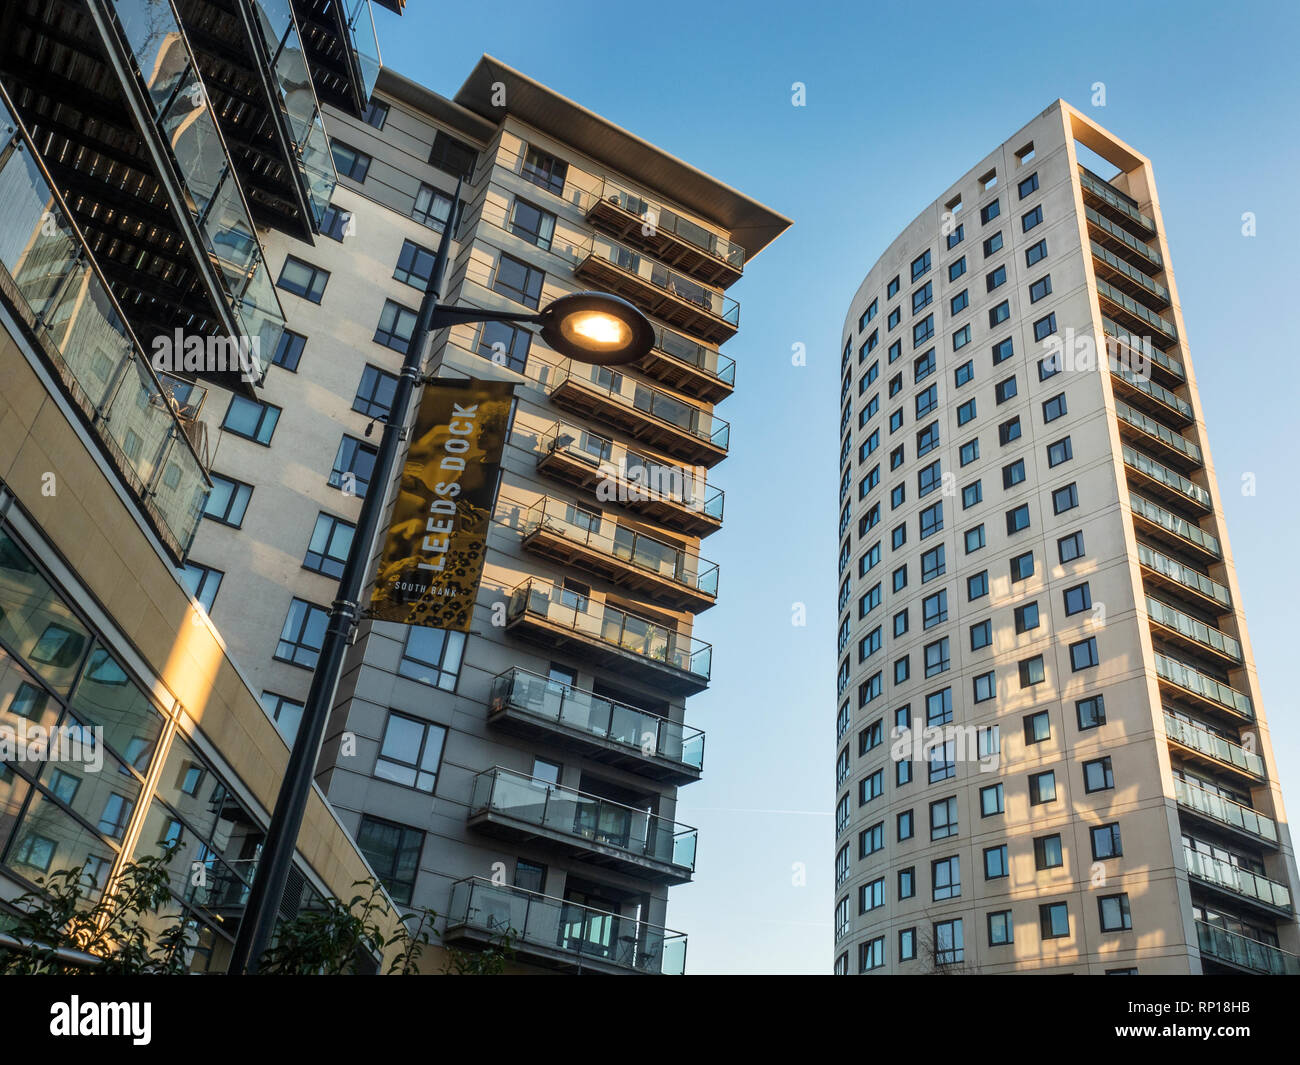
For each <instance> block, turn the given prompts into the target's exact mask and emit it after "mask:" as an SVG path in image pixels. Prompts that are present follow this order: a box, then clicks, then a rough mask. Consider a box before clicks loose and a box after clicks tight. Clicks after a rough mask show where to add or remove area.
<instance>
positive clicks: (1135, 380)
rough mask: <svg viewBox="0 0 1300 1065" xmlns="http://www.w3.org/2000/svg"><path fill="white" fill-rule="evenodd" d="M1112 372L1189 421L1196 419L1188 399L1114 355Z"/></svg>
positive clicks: (1111, 362)
mask: <svg viewBox="0 0 1300 1065" xmlns="http://www.w3.org/2000/svg"><path fill="white" fill-rule="evenodd" d="M1110 372H1111V373H1113V374H1114V375H1115V376H1116V377H1119V378H1122V379H1123V380H1124V381H1125V382H1127V383H1128V384H1130V385H1132V386H1133V387H1134V388H1136V389H1137V390H1138V391H1139V392H1142V393H1143V394H1145V395H1148V396H1150V397H1151V398H1152V399H1154V400H1155V401H1156V402H1158V403H1161V404H1163V405H1164V406H1166V407H1169V408H1171V409H1173V410H1176V411H1177V412H1178V413H1179V414H1180V415H1181V416H1182V417H1183V418H1185V419H1186V420H1187V421H1189V422H1191V421H1195V420H1196V414H1195V412H1194V411H1193V410H1192V405H1191V404H1190V403H1188V402H1187V400H1185V399H1183V398H1182V397H1181V396H1179V395H1178V394H1176V393H1174V392H1171V391H1170V390H1169V389H1167V388H1165V387H1164V386H1163V385H1158V384H1156V383H1155V382H1154V381H1152V380H1151V379H1150V378H1148V377H1143V376H1141V375H1140V374H1137V373H1135V372H1134V371H1133V370H1132V368H1131V367H1129V366H1127V365H1125V364H1124V363H1123V362H1121V361H1120V360H1119V359H1116V358H1115V357H1114V356H1113V355H1112V356H1111V357H1110Z"/></svg>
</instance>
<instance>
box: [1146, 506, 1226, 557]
mask: <svg viewBox="0 0 1300 1065" xmlns="http://www.w3.org/2000/svg"><path fill="white" fill-rule="evenodd" d="M1129 506H1130V507H1131V508H1132V510H1133V513H1134V514H1135V515H1137V516H1138V517H1140V518H1142V519H1144V520H1146V521H1148V522H1150V523H1151V524H1152V525H1158V526H1159V527H1160V528H1161V529H1163V530H1164V531H1165V532H1167V533H1170V534H1172V535H1173V536H1176V537H1178V538H1179V540H1186V541H1188V542H1189V543H1190V544H1193V545H1195V546H1196V547H1197V548H1199V549H1200V550H1201V551H1203V552H1205V553H1206V554H1207V555H1210V556H1211V557H1212V558H1216V559H1218V558H1222V557H1223V551H1222V549H1220V547H1219V541H1218V539H1217V538H1215V537H1214V536H1211V535H1210V534H1209V533H1207V532H1206V531H1205V530H1204V529H1202V528H1201V527H1200V526H1199V525H1193V524H1192V523H1191V522H1190V521H1188V520H1187V519H1186V518H1181V517H1179V516H1178V515H1177V514H1173V513H1171V512H1170V511H1168V510H1166V509H1165V508H1164V507H1162V506H1160V505H1159V504H1158V503H1153V502H1151V500H1149V499H1146V498H1144V497H1142V496H1140V495H1137V494H1136V493H1133V492H1130V493H1129Z"/></svg>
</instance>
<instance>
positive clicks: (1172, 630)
mask: <svg viewBox="0 0 1300 1065" xmlns="http://www.w3.org/2000/svg"><path fill="white" fill-rule="evenodd" d="M1146 602H1147V617H1148V618H1150V620H1151V624H1152V625H1154V626H1156V627H1157V628H1158V629H1159V630H1160V634H1161V635H1162V636H1164V637H1165V638H1166V639H1168V640H1170V641H1171V642H1173V643H1178V644H1182V645H1184V646H1185V647H1188V648H1190V649H1191V650H1192V651H1193V652H1195V653H1198V654H1204V655H1210V656H1212V657H1214V658H1217V659H1219V660H1220V662H1221V663H1222V664H1223V665H1224V666H1225V668H1228V669H1233V668H1236V667H1237V666H1240V665H1241V644H1239V643H1238V642H1237V641H1236V640H1234V639H1233V638H1232V637H1231V636H1229V635H1228V634H1227V633H1225V632H1220V631H1219V630H1218V629H1213V628H1211V627H1210V626H1209V625H1207V624H1205V622H1203V621H1198V620H1197V619H1196V618H1194V617H1192V616H1191V615H1189V614H1184V613H1183V612H1182V611H1181V610H1178V609H1176V608H1174V607H1172V606H1170V605H1169V604H1168V603H1162V602H1161V601H1160V600H1159V599H1154V598H1152V597H1151V596H1149V595H1148V596H1147V597H1146Z"/></svg>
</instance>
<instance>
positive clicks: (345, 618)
mask: <svg viewBox="0 0 1300 1065" xmlns="http://www.w3.org/2000/svg"><path fill="white" fill-rule="evenodd" d="M462 184H463V182H458V183H457V185H456V196H455V199H454V200H453V201H452V202H453V203H454V204H455V205H456V208H455V209H453V212H452V215H451V217H449V218H448V220H447V225H446V227H445V228H444V229H443V232H442V239H441V240H440V241H439V243H438V252H437V255H436V256H435V258H434V261H433V269H432V270H431V271H430V274H429V280H428V283H427V284H426V285H425V289H424V298H423V299H422V300H421V301H420V312H419V314H418V315H417V316H416V320H415V327H414V329H413V330H412V332H411V339H410V341H409V342H408V343H407V346H406V357H405V359H404V360H403V362H402V371H401V375H400V376H399V377H398V379H397V386H396V388H395V389H394V392H393V402H392V406H391V407H390V408H389V412H388V416H387V418H386V419H385V420H384V429H383V434H382V436H381V438H380V442H379V451H378V453H377V454H376V456H375V466H374V470H373V472H372V474H371V479H370V486H369V490H368V491H367V492H366V495H365V498H364V499H363V500H362V503H361V515H360V517H359V519H358V521H357V528H356V532H355V533H354V534H353V537H352V545H351V548H350V549H349V551H348V557H347V562H346V563H345V564H344V567H343V575H342V577H341V578H340V579H339V592H338V597H337V598H336V599H335V600H334V602H333V603H332V604H331V606H330V614H329V621H328V623H327V625H326V629H325V636H324V638H323V640H322V642H321V648H320V653H319V655H318V657H317V660H316V670H315V672H314V673H313V674H312V678H311V688H310V690H309V691H308V693H307V701H306V703H305V705H304V706H303V712H302V719H301V721H300V723H299V725H298V732H297V734H296V736H295V737H294V741H293V745H292V747H291V749H290V752H289V762H288V764H287V766H286V767H285V772H284V778H283V779H282V780H281V781H280V790H279V793H278V794H277V796H276V800H275V810H274V812H273V813H272V815H271V823H270V825H269V826H268V827H267V830H266V841H265V843H264V844H263V847H262V853H261V856H260V858H259V860H258V863H257V870H256V872H255V874H254V876H253V885H252V889H251V890H250V892H249V896H248V904H247V906H246V907H245V909H244V917H243V920H242V921H241V922H240V924H239V933H238V935H237V936H236V938H235V946H234V949H233V951H232V952H231V958H230V964H229V966H228V967H227V970H226V971H227V972H228V973H231V974H240V973H253V972H256V971H257V965H258V960H259V959H260V958H261V956H262V954H263V953H264V952H265V950H266V948H267V946H268V944H269V943H270V941H271V936H272V934H273V933H274V931H275V921H276V916H277V914H278V912H279V908H280V900H281V898H282V897H283V896H284V888H285V884H286V883H287V881H288V878H289V869H290V868H291V866H292V864H293V854H294V851H295V849H296V848H297V843H298V833H299V830H300V829H301V828H302V819H303V814H304V813H305V811H306V809H307V799H308V797H309V796H310V794H311V783H312V779H313V777H314V776H315V771H316V762H317V759H318V758H319V757H320V748H321V742H322V740H323V739H324V736H325V723H326V721H327V720H328V718H329V712H330V708H331V707H332V706H333V704H334V697H335V695H336V694H337V692H338V685H339V676H340V675H341V673H342V671H343V661H344V656H345V655H346V652H347V648H348V644H349V643H350V642H351V637H352V633H353V631H354V629H355V628H356V625H357V623H358V621H359V620H360V616H361V594H362V592H363V591H364V590H365V586H366V582H367V580H368V578H369V576H370V560H371V559H372V558H373V557H374V543H375V537H376V535H377V534H378V532H379V519H380V515H381V513H382V511H383V506H384V497H385V496H386V495H387V493H388V488H389V486H390V485H391V483H392V480H393V472H394V469H395V468H396V465H397V453H398V444H399V443H400V441H402V440H403V439H405V437H406V433H407V428H406V423H407V419H408V417H409V415H410V408H411V397H412V396H413V394H414V392H415V387H416V385H417V383H420V381H421V372H422V368H423V362H424V349H425V346H426V343H427V341H428V338H429V334H430V333H431V332H433V331H434V330H435V329H444V328H446V327H448V326H453V325H459V324H461V323H466V322H523V323H528V324H533V325H539V326H541V336H542V339H543V340H544V341H545V342H546V344H547V345H548V346H549V347H551V348H552V349H554V350H555V351H557V352H559V353H560V354H561V355H565V356H567V357H568V358H570V359H575V360H578V361H580V362H590V363H596V364H599V365H604V366H618V365H623V364H626V363H631V362H636V361H637V360H638V359H640V358H641V357H642V356H644V355H645V354H646V352H648V351H649V350H650V347H651V345H652V344H653V343H654V330H653V329H652V328H651V326H650V323H649V322H648V321H647V320H646V318H645V316H644V315H642V314H641V312H640V311H638V310H637V309H636V308H635V307H633V306H632V304H630V303H628V302H626V301H625V300H621V299H619V298H618V297H617V296H611V295H609V294H608V293H604V292H578V293H573V294H571V295H568V296H561V297H560V298H559V299H557V300H555V301H553V302H552V303H551V304H549V305H548V306H547V307H545V308H543V309H542V310H541V311H538V312H528V311H485V310H483V309H481V308H478V307H445V306H442V305H441V304H440V303H439V302H438V294H439V293H440V292H441V290H442V284H443V279H444V277H445V275H446V272H447V260H448V256H449V252H450V249H451V234H452V231H453V230H454V229H455V227H456V223H457V221H458V217H459V206H460V193H461V186H462Z"/></svg>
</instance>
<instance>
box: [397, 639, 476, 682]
mask: <svg viewBox="0 0 1300 1065" xmlns="http://www.w3.org/2000/svg"><path fill="white" fill-rule="evenodd" d="M464 650H465V634H464V633H463V632H452V631H448V630H446V629H430V628H425V627H424V626H422V625H412V626H410V627H409V628H408V629H407V630H406V646H405V647H404V648H403V649H402V659H401V661H400V662H399V663H398V665H397V672H398V673H400V674H401V675H402V676H404V677H409V678H410V679H411V680H418V681H419V682H420V683H421V684H431V685H433V687H435V688H441V689H442V690H443V691H455V690H456V678H457V677H458V676H459V674H460V659H461V655H462V654H463V653H464Z"/></svg>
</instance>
